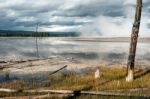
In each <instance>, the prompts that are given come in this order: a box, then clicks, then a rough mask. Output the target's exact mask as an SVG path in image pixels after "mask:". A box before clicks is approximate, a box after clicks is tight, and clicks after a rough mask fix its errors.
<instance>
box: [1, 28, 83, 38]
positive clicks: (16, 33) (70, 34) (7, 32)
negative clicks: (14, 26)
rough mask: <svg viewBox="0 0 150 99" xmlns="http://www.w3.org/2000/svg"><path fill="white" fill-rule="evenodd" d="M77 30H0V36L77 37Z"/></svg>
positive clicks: (78, 34)
mask: <svg viewBox="0 0 150 99" xmlns="http://www.w3.org/2000/svg"><path fill="white" fill-rule="evenodd" d="M77 36H80V33H77V32H34V31H10V30H0V37H77Z"/></svg>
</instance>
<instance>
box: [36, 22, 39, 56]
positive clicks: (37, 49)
mask: <svg viewBox="0 0 150 99" xmlns="http://www.w3.org/2000/svg"><path fill="white" fill-rule="evenodd" d="M38 27H39V23H37V25H36V35H35V36H36V56H37V57H38V58H39V46H38V40H37V36H38Z"/></svg>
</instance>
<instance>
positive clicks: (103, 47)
mask: <svg viewBox="0 0 150 99" xmlns="http://www.w3.org/2000/svg"><path fill="white" fill-rule="evenodd" d="M38 47H39V55H40V56H41V57H49V56H65V57H72V58H78V59H90V60H92V59H104V60H109V59H127V56H128V52H129V42H100V41H94V42H93V41H87V40H86V41H75V40H69V41H68V40H67V38H66V39H65V38H38ZM36 55H37V54H36V43H35V38H0V57H1V59H2V58H3V59H4V58H5V59H6V58H7V59H8V60H9V59H20V58H33V57H36ZM137 58H138V59H144V60H149V59H150V44H149V43H146V42H145V43H138V46H137Z"/></svg>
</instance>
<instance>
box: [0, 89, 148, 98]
mask: <svg viewBox="0 0 150 99" xmlns="http://www.w3.org/2000/svg"><path fill="white" fill-rule="evenodd" d="M0 92H6V93H17V92H22V93H48V94H73V95H80V94H85V95H102V96H122V97H141V98H150V95H149V94H130V93H117V92H107V91H105V92H103V91H80V90H44V89H41V90H40V89H39V90H22V91H20V90H14V89H4V88H1V89H0Z"/></svg>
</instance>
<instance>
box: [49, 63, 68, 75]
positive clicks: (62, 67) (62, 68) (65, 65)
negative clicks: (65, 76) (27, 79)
mask: <svg viewBox="0 0 150 99" xmlns="http://www.w3.org/2000/svg"><path fill="white" fill-rule="evenodd" d="M65 68H67V65H65V66H63V67H62V68H60V69H58V70H56V71H54V72H52V73H50V74H49V75H53V74H55V73H57V72H59V71H61V70H63V69H65Z"/></svg>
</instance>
